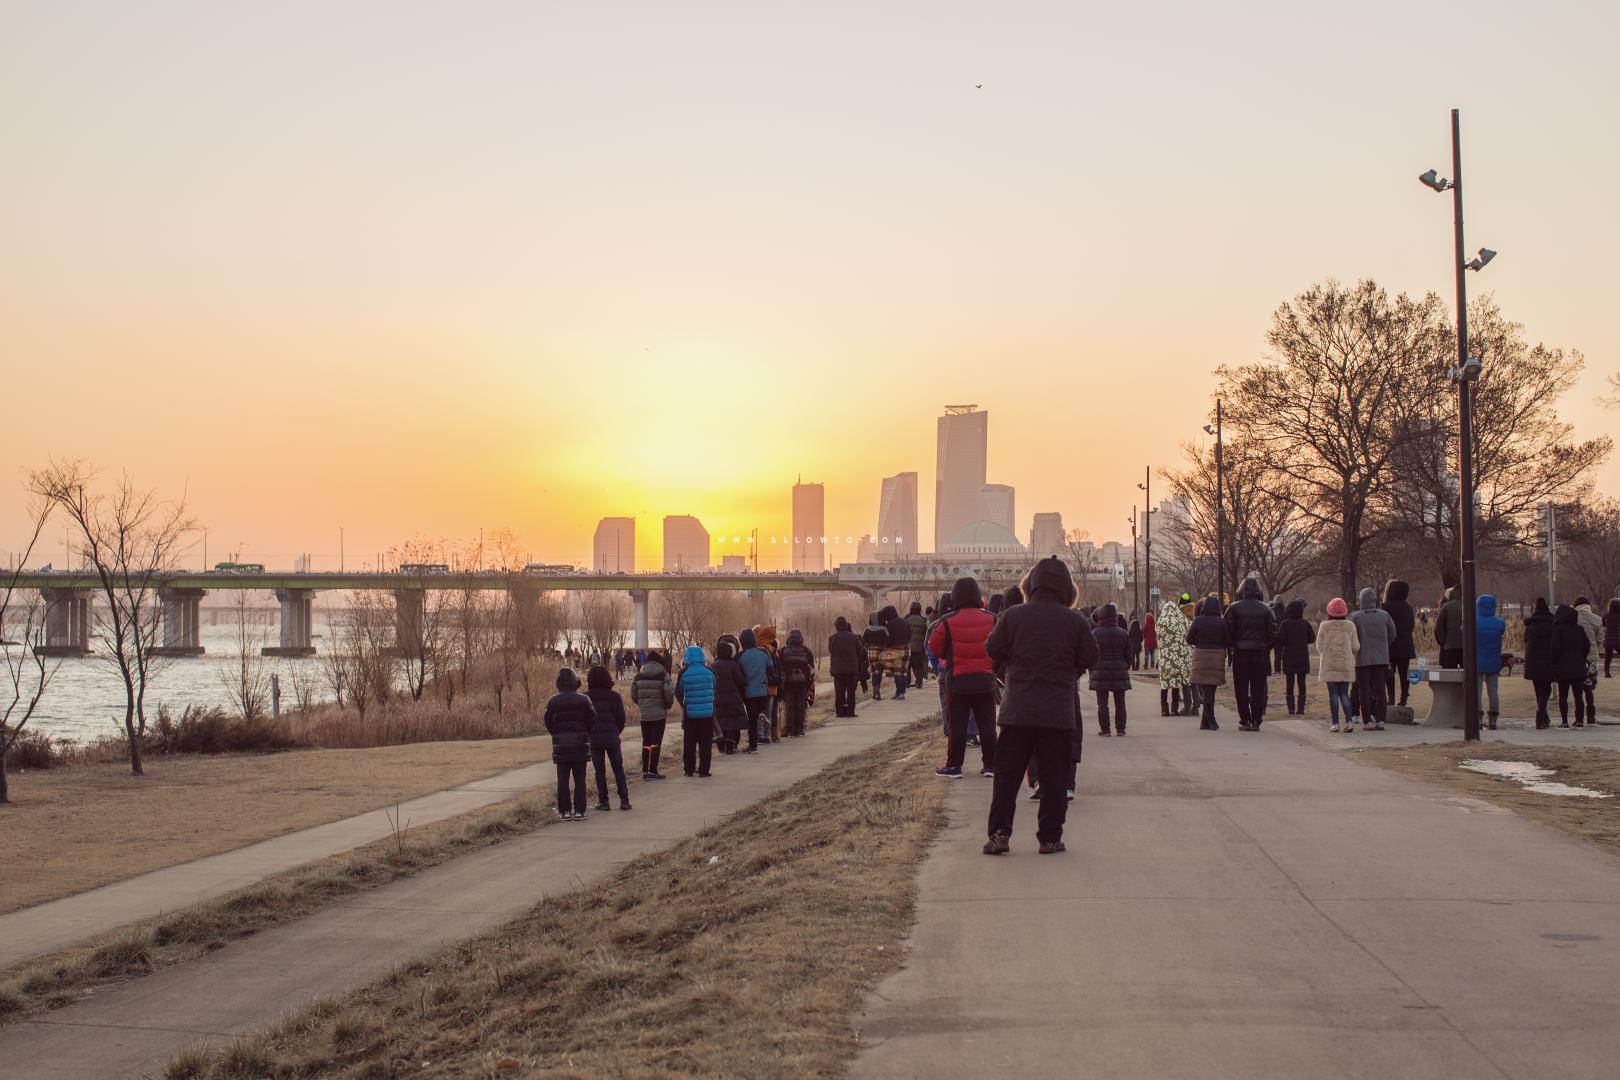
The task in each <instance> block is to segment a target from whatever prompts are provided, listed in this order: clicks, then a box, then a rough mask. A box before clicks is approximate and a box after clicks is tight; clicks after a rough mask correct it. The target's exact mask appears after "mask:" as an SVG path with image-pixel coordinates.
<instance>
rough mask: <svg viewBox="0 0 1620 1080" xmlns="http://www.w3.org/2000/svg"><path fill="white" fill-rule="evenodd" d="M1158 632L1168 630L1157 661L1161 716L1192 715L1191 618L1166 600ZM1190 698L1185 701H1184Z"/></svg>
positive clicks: (1159, 620) (1156, 629) (1158, 623)
mask: <svg viewBox="0 0 1620 1080" xmlns="http://www.w3.org/2000/svg"><path fill="white" fill-rule="evenodd" d="M1159 612H1160V614H1159V619H1158V622H1156V623H1155V624H1154V630H1155V632H1157V631H1159V630H1161V629H1162V630H1163V631H1164V636H1163V639H1162V640H1163V642H1164V644H1163V646H1162V647H1156V648H1155V651H1154V662H1155V664H1156V665H1157V667H1158V669H1159V715H1160V716H1190V715H1191V714H1192V646H1191V645H1188V644H1187V617H1186V616H1185V615H1183V614H1182V613H1181V607H1180V605H1178V604H1176V603H1175V602H1174V601H1171V600H1166V601H1165V602H1164V605H1163V606H1162V607H1161V608H1160V609H1159ZM1184 698H1185V699H1186V700H1185V701H1183V699H1184Z"/></svg>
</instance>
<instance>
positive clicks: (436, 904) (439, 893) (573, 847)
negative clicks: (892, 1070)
mask: <svg viewBox="0 0 1620 1080" xmlns="http://www.w3.org/2000/svg"><path fill="white" fill-rule="evenodd" d="M938 707H939V699H938V696H937V694H936V692H935V690H934V687H933V686H932V685H929V686H928V687H927V688H926V689H925V690H923V691H921V692H919V693H916V694H913V695H911V696H910V697H909V698H908V699H907V700H906V701H904V702H895V701H892V700H889V699H885V700H884V701H883V702H882V703H879V704H873V703H871V702H864V703H862V704H861V706H860V711H861V716H860V717H859V718H857V719H854V720H836V721H832V722H831V723H829V724H827V725H826V726H824V727H820V728H817V729H815V730H814V731H812V732H811V733H810V734H809V735H808V736H807V737H805V738H803V739H796V740H789V741H787V742H784V743H782V744H780V745H777V746H771V747H766V748H764V749H763V750H762V751H761V752H760V753H759V754H758V755H757V756H741V755H739V756H736V757H726V758H720V759H718V760H717V761H716V764H715V769H714V772H715V775H714V778H713V779H711V780H696V779H693V780H687V779H685V778H683V777H680V776H679V775H678V773H679V769H678V767H677V769H676V775H675V776H673V777H672V778H671V779H670V780H667V781H664V782H663V783H659V784H651V785H646V786H642V787H638V788H637V789H636V791H635V804H636V808H635V809H634V810H633V811H630V812H629V813H622V812H619V811H614V812H612V813H608V814H594V813H593V814H592V815H591V817H590V819H589V820H587V821H585V822H584V823H583V824H561V823H559V824H555V825H551V826H548V827H546V828H543V829H540V830H537V831H536V832H534V833H531V834H529V835H526V836H522V837H519V838H516V839H512V840H507V841H505V842H503V843H500V844H497V845H495V846H493V847H490V848H486V849H484V850H482V851H478V852H474V853H472V854H470V855H467V856H464V857H462V858H459V859H456V860H455V861H453V862H449V863H445V864H442V865H440V866H437V867H434V868H432V869H429V870H425V871H423V872H422V873H419V874H416V875H414V876H412V877H409V878H404V879H402V880H400V881H396V882H394V883H392V884H390V885H386V886H383V887H382V888H379V889H375V890H372V891H371V892H368V893H365V894H363V895H361V896H358V897H355V898H353V899H352V900H348V901H345V902H342V903H339V904H334V905H332V906H330V907H328V908H325V909H323V910H322V911H320V912H318V913H316V914H314V915H312V916H310V917H309V918H306V919H302V920H300V921H298V922H296V923H291V924H288V925H286V926H282V927H277V928H275V929H271V930H267V931H265V932H263V933H261V934H256V935H254V936H253V937H250V938H247V939H244V940H241V941H238V942H234V943H232V944H231V945H230V946H229V947H227V948H225V949H223V950H221V951H219V952H217V953H214V954H211V955H210V956H207V957H205V958H203V959H200V960H198V961H195V962H193V963H190V964H186V965H183V966H180V967H176V968H171V969H169V970H166V971H162V972H159V973H157V974H155V975H150V976H148V977H146V978H143V979H136V980H134V981H132V982H128V983H124V984H122V985H120V986H117V987H114V988H113V989H110V990H108V991H106V992H105V993H102V994H98V995H96V996H95V997H93V998H91V999H89V1000H86V1001H83V1002H81V1003H79V1004H76V1005H72V1006H69V1007H67V1008H65V1009H59V1010H56V1011H54V1012H51V1013H47V1014H44V1015H42V1016H41V1017H39V1018H37V1019H35V1020H32V1021H24V1022H21V1023H18V1024H15V1025H11V1026H8V1027H0V1062H4V1068H3V1069H0V1073H3V1075H4V1076H5V1077H6V1078H7V1080H48V1078H58V1077H60V1078H63V1080H68V1078H72V1080H91V1078H98V1077H135V1076H148V1075H159V1074H161V1072H162V1068H163V1066H164V1064H166V1063H167V1062H168V1060H169V1059H170V1058H172V1057H173V1056H174V1054H175V1053H177V1052H178V1051H180V1050H181V1049H182V1048H184V1047H185V1046H187V1045H190V1044H192V1043H195V1042H198V1041H201V1040H202V1039H203V1038H205V1037H208V1036H215V1037H228V1036H231V1035H235V1034H240V1033H242V1032H244V1031H246V1030H248V1029H250V1028H253V1027H255V1026H258V1025H261V1024H264V1023H268V1022H270V1021H273V1020H275V1019H276V1018H278V1017H279V1016H280V1015H281V1014H283V1013H284V1012H286V1011H288V1010H290V1009H295V1008H298V1007H299V1006H301V1005H304V1004H306V1003H307V1002H309V1001H311V1000H313V999H314V998H316V997H319V996H322V995H328V994H337V993H342V992H343V991H346V990H350V989H353V988H355V987H359V986H362V985H364V984H365V983H367V982H370V981H372V980H374V979H376V978H378V977H380V976H382V975H384V974H386V973H387V972H388V970H389V969H391V968H392V967H393V966H394V965H396V964H398V963H401V962H403V961H406V960H408V959H410V958H411V957H413V956H418V955H421V954H423V953H425V952H429V951H432V950H434V949H436V948H439V947H441V946H444V945H447V944H449V943H451V942H454V941H458V940H461V939H464V938H467V937H471V936H473V935H475V934H478V933H481V932H483V931H486V930H490V929H492V928H494V927H496V926H499V925H500V924H502V923H504V922H506V921H508V920H510V919H512V918H514V917H516V916H517V915H519V914H521V913H522V912H524V911H526V910H528V908H529V907H531V906H532V905H533V904H534V903H536V902H537V901H539V900H541V899H543V898H544V897H546V896H551V895H555V894H558V893H561V892H565V891H567V890H569V889H571V888H574V887H575V886H577V885H579V884H581V883H584V882H588V881H591V880H593V879H596V878H599V877H601V876H603V875H606V874H608V873H610V872H612V871H613V870H614V869H616V868H617V867H619V866H621V865H623V864H624V863H626V862H628V861H630V860H631V859H634V858H636V857H638V856H640V855H643V854H646V853H648V852H651V851H655V850H658V849H661V848H664V847H668V846H669V845H671V844H674V843H675V842H677V841H679V840H681V839H683V838H685V837H687V836H690V835H691V834H692V833H694V832H697V831H698V830H700V829H702V828H704V827H706V826H708V825H711V824H713V823H714V822H715V821H717V820H719V819H720V818H721V817H723V816H725V815H727V814H730V813H733V812H735V811H737V810H740V809H742V808H744V807H746V806H748V805H749V804H750V803H753V802H756V801H757V800H759V799H761V798H764V797H765V796H767V795H770V794H771V793H773V792H775V791H779V790H781V789H782V788H785V787H787V786H789V785H790V784H793V783H796V782H797V781H799V780H802V779H804V778H805V777H807V776H810V775H813V774H814V773H816V772H818V771H819V770H821V769H822V768H824V767H826V766H827V765H828V764H830V763H831V762H832V761H834V760H836V759H837V758H839V757H842V756H844V755H845V754H849V753H855V752H857V751H860V750H864V749H867V748H870V747H872V746H874V745H876V744H877V743H879V742H881V741H883V740H884V739H886V738H888V737H890V736H891V735H893V734H894V732H895V731H896V730H898V729H899V728H900V727H901V726H903V725H904V724H906V723H909V722H910V721H912V720H913V719H915V718H917V717H920V716H925V715H927V714H928V713H929V712H934V711H937V710H938ZM677 766H678V763H677ZM554 775H555V774H553V776H554Z"/></svg>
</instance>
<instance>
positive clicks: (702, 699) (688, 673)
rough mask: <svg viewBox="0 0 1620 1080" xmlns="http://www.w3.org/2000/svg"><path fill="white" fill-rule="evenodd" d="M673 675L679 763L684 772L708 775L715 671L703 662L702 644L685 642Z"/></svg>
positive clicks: (712, 735)
mask: <svg viewBox="0 0 1620 1080" xmlns="http://www.w3.org/2000/svg"><path fill="white" fill-rule="evenodd" d="M681 659H682V663H681V673H680V675H679V676H677V677H676V679H675V700H676V701H679V702H680V703H681V736H682V739H681V764H682V765H684V766H685V767H686V775H687V776H692V775H693V774H694V771H695V773H696V775H697V776H700V777H708V776H709V775H710V772H709V768H710V765H711V762H712V755H713V753H714V743H713V740H714V672H712V671H710V670H709V668H708V665H706V664H704V662H703V646H701V645H688V646H687V647H686V653H685V655H684V656H682V658H681Z"/></svg>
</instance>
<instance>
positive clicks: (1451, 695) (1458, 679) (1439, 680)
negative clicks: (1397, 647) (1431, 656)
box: [1423, 668, 1467, 728]
mask: <svg viewBox="0 0 1620 1080" xmlns="http://www.w3.org/2000/svg"><path fill="white" fill-rule="evenodd" d="M1423 681H1424V682H1426V683H1428V684H1429V690H1430V691H1431V692H1432V693H1433V695H1434V698H1433V700H1432V701H1430V702H1429V715H1428V716H1425V717H1424V718H1423V725H1424V726H1425V727H1452V728H1460V727H1466V726H1467V725H1466V723H1465V719H1466V717H1465V716H1464V714H1463V673H1462V669H1460V668H1429V669H1428V670H1427V671H1425V672H1424V673H1423Z"/></svg>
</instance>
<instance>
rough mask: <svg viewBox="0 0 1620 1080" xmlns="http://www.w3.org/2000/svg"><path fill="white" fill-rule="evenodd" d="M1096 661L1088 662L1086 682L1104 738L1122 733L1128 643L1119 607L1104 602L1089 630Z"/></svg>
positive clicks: (1127, 685) (1127, 686)
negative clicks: (1111, 713)
mask: <svg viewBox="0 0 1620 1080" xmlns="http://www.w3.org/2000/svg"><path fill="white" fill-rule="evenodd" d="M1092 637H1093V638H1095V639H1096V642H1097V662H1096V663H1094V664H1093V665H1092V666H1091V677H1090V685H1091V689H1092V692H1093V693H1095V694H1096V695H1097V723H1098V725H1099V727H1100V733H1101V734H1102V736H1103V737H1104V738H1107V737H1108V736H1109V735H1114V734H1118V735H1124V734H1125V692H1126V691H1127V690H1129V689H1130V688H1131V645H1130V636H1129V633H1128V631H1126V630H1125V629H1124V628H1123V627H1121V626H1120V625H1119V609H1118V608H1116V607H1114V605H1113V604H1104V605H1103V606H1102V608H1101V610H1100V611H1099V612H1098V616H1097V627H1096V629H1095V630H1093V631H1092ZM1110 696H1111V697H1112V698H1113V699H1114V716H1113V730H1112V731H1110V730H1109V726H1108V725H1109V717H1108V699H1109V697H1110Z"/></svg>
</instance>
